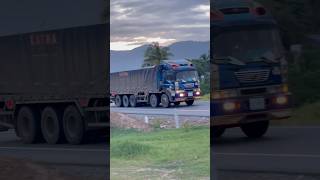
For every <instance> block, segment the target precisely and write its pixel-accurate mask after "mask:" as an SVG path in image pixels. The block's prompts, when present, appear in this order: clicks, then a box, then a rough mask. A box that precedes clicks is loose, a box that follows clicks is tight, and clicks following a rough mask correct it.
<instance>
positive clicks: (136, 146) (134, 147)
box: [111, 141, 151, 158]
mask: <svg viewBox="0 0 320 180" xmlns="http://www.w3.org/2000/svg"><path fill="white" fill-rule="evenodd" d="M150 149H151V148H150V146H148V145H145V144H140V143H137V142H130V141H124V142H114V143H112V146H111V156H112V157H122V158H135V157H136V156H139V155H145V154H147V153H149V151H150Z"/></svg>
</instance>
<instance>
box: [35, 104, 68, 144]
mask: <svg viewBox="0 0 320 180" xmlns="http://www.w3.org/2000/svg"><path fill="white" fill-rule="evenodd" d="M61 121H62V120H61V115H60V114H59V113H58V112H57V111H56V110H54V109H53V108H52V107H46V108H45V109H44V110H43V111H42V114H41V131H42V134H43V137H44V139H45V140H46V142H47V143H49V144H57V143H59V142H61V141H62V139H63V136H64V134H63V127H62V122H61Z"/></svg>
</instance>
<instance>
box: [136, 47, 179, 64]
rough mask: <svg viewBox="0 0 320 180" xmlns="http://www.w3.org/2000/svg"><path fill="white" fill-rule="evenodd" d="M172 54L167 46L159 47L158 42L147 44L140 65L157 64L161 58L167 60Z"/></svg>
mask: <svg viewBox="0 0 320 180" xmlns="http://www.w3.org/2000/svg"><path fill="white" fill-rule="evenodd" d="M170 56H173V54H172V53H171V52H170V49H169V48H168V47H161V46H160V45H159V43H158V42H154V43H152V44H150V45H149V47H148V48H147V50H146V52H145V53H144V63H143V65H142V67H146V66H153V65H158V64H160V63H161V61H162V60H167V59H168V58H169V57H170Z"/></svg>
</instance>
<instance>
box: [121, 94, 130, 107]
mask: <svg viewBox="0 0 320 180" xmlns="http://www.w3.org/2000/svg"><path fill="white" fill-rule="evenodd" d="M122 103H123V106H124V107H129V98H128V96H127V95H124V96H122Z"/></svg>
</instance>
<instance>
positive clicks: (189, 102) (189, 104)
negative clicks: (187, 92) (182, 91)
mask: <svg viewBox="0 0 320 180" xmlns="http://www.w3.org/2000/svg"><path fill="white" fill-rule="evenodd" d="M193 103H194V100H188V101H186V104H187V105H188V106H192V105H193Z"/></svg>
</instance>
